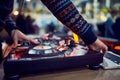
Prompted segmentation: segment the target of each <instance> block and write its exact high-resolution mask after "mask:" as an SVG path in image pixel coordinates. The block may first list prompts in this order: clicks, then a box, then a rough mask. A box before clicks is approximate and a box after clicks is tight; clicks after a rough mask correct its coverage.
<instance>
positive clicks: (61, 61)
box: [4, 38, 103, 79]
mask: <svg viewBox="0 0 120 80" xmlns="http://www.w3.org/2000/svg"><path fill="white" fill-rule="evenodd" d="M36 40H37V41H40V42H41V44H39V45H33V44H31V43H30V42H28V41H20V42H19V44H18V46H17V47H16V48H12V49H11V51H10V52H9V55H8V57H7V58H6V60H5V61H4V73H5V77H6V78H10V79H19V77H20V76H23V75H28V74H36V73H42V72H46V71H53V70H62V69H71V68H79V67H81V66H89V68H91V69H98V67H99V64H100V63H102V61H103V54H101V53H98V52H93V51H89V49H88V48H87V47H86V46H84V45H81V44H79V43H74V41H72V40H69V39H65V38H64V39H59V40H56V39H52V38H50V39H41V38H36Z"/></svg>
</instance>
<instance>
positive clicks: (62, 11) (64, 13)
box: [41, 0, 97, 45]
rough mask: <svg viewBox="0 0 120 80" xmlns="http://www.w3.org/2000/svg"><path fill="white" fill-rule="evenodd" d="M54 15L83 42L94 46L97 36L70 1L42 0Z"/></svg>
mask: <svg viewBox="0 0 120 80" xmlns="http://www.w3.org/2000/svg"><path fill="white" fill-rule="evenodd" d="M41 1H42V2H43V3H44V4H45V5H46V6H47V8H48V9H49V10H50V11H51V12H52V13H53V15H54V16H55V17H56V18H57V19H58V20H59V21H61V22H62V23H63V24H64V25H65V26H66V27H68V28H69V29H70V30H72V31H73V32H74V33H76V34H77V35H79V36H80V37H81V38H82V39H83V41H84V42H85V43H86V44H87V45H89V44H92V43H93V42H94V41H95V40H96V39H97V36H96V35H95V34H94V33H93V31H92V29H91V28H92V25H90V24H89V23H88V22H87V21H86V20H85V19H84V18H83V17H82V16H81V15H80V14H79V12H78V10H77V9H76V7H75V6H74V4H73V3H72V2H71V1H70V0H41Z"/></svg>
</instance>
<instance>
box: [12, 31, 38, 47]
mask: <svg viewBox="0 0 120 80" xmlns="http://www.w3.org/2000/svg"><path fill="white" fill-rule="evenodd" d="M11 37H12V39H13V42H14V46H15V47H16V46H17V44H18V41H19V40H28V41H30V42H31V43H33V44H39V42H37V41H35V40H34V39H32V38H29V37H27V36H26V35H25V34H24V33H22V32H21V31H20V30H17V29H16V30H12V34H11Z"/></svg>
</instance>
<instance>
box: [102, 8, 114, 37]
mask: <svg viewBox="0 0 120 80" xmlns="http://www.w3.org/2000/svg"><path fill="white" fill-rule="evenodd" d="M115 16H116V11H115V10H112V11H110V13H108V14H107V20H106V22H105V34H104V37H107V38H114V32H113V29H112V25H113V23H114V17H115Z"/></svg>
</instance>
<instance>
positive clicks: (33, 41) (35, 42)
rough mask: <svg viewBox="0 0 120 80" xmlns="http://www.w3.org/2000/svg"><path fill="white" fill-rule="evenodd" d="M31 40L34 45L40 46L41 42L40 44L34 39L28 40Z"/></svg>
mask: <svg viewBox="0 0 120 80" xmlns="http://www.w3.org/2000/svg"><path fill="white" fill-rule="evenodd" d="M28 39H29V41H30V42H31V43H33V44H39V43H40V42H38V41H36V40H34V39H32V38H28Z"/></svg>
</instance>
